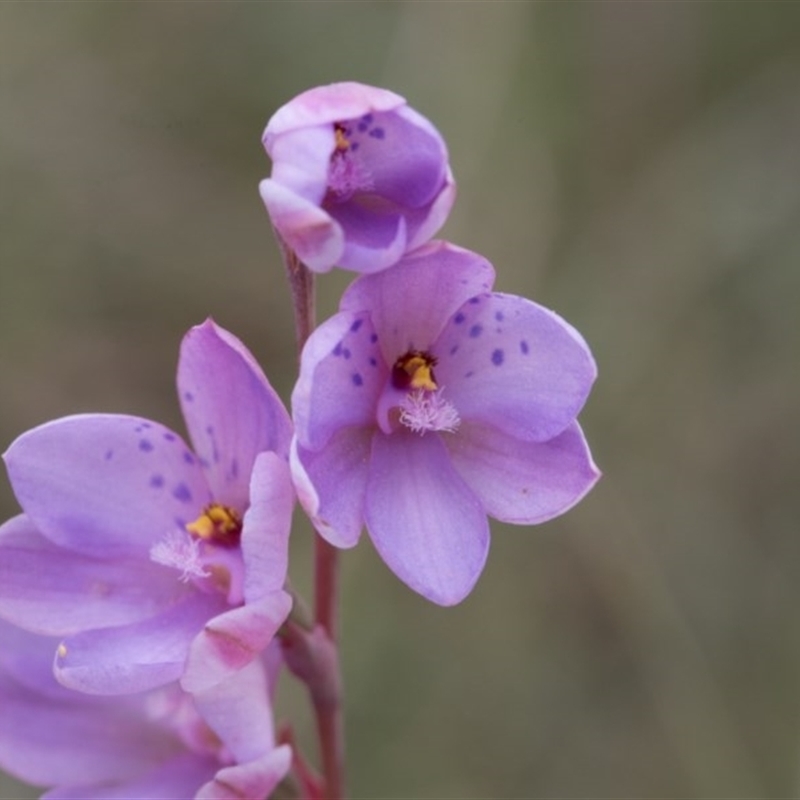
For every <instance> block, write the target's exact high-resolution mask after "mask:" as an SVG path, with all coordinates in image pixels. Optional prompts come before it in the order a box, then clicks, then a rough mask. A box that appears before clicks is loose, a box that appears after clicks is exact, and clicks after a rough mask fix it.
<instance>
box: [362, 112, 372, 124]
mask: <svg viewBox="0 0 800 800" xmlns="http://www.w3.org/2000/svg"><path fill="white" fill-rule="evenodd" d="M373 119H374V117H373V116H372V114H364V116H363V117H361V121H362V122H366V123H367V125H369V124H370V123H371V122H372V120H373Z"/></svg>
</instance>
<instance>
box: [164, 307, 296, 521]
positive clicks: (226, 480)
mask: <svg viewBox="0 0 800 800" xmlns="http://www.w3.org/2000/svg"><path fill="white" fill-rule="evenodd" d="M178 391H179V394H180V401H181V407H182V408H183V414H184V417H185V418H186V424H187V427H188V428H189V434H190V436H191V438H192V441H193V443H194V446H195V452H196V453H197V455H198V456H199V457H200V459H201V463H202V464H203V466H204V468H205V470H206V474H207V477H208V482H209V485H210V486H211V489H212V491H213V494H214V499H215V500H216V501H217V502H220V503H224V504H226V505H229V506H232V507H233V508H237V509H244V508H246V507H247V504H248V497H249V488H250V487H249V482H250V473H251V472H252V469H253V463H254V462H255V459H256V456H257V455H258V454H259V453H261V452H263V451H265V450H272V451H275V452H278V453H279V454H281V455H283V456H288V454H289V442H290V440H291V435H292V434H291V431H292V426H291V422H290V420H289V415H288V414H287V412H286V409H285V408H284V407H283V404H282V403H281V401H280V398H279V397H278V395H277V394H276V392H275V390H274V389H273V388H272V386H270V384H269V381H268V380H267V379H266V377H265V376H264V373H263V372H262V371H261V368H260V367H259V366H258V365H257V363H256V361H255V359H254V358H253V357H252V356H251V355H250V353H249V352H248V351H247V350H246V348H245V347H244V345H243V344H242V343H241V342H240V341H239V340H238V339H236V337H234V336H233V335H232V334H230V333H228V332H227V331H223V330H222V329H221V328H218V327H217V326H216V325H215V324H214V323H213V322H212V321H211V320H208V321H206V322H205V323H203V324H202V325H198V326H196V327H194V328H192V329H191V330H190V331H189V332H188V333H187V334H186V336H185V337H184V339H183V343H182V345H181V354H180V360H179V362H178Z"/></svg>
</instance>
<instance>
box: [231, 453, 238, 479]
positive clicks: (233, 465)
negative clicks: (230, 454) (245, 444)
mask: <svg viewBox="0 0 800 800" xmlns="http://www.w3.org/2000/svg"><path fill="white" fill-rule="evenodd" d="M238 477H239V462H238V461H237V460H236V459H235V458H234V459H233V461H231V478H238Z"/></svg>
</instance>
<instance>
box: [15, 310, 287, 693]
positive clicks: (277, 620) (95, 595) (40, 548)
mask: <svg viewBox="0 0 800 800" xmlns="http://www.w3.org/2000/svg"><path fill="white" fill-rule="evenodd" d="M177 381H178V390H179V394H180V400H181V405H182V408H183V412H184V417H185V419H186V424H187V427H188V430H189V434H190V436H191V439H192V441H193V443H194V450H193V451H192V450H190V449H189V448H188V447H187V446H186V444H185V443H184V442H183V440H182V439H181V437H180V436H179V435H178V434H176V433H174V432H173V431H171V430H169V429H168V428H166V427H164V426H163V425H160V424H158V423H156V422H151V421H149V420H145V419H141V418H138V417H131V416H123V415H112V414H106V415H104V414H84V415H79V416H72V417H65V418H63V419H59V420H55V421H54V422H50V423H48V424H45V425H42V426H41V427H38V428H35V429H34V430H31V431H29V432H27V433H25V434H23V435H22V436H21V437H19V438H18V439H17V440H16V441H15V442H14V443H13V444H12V445H11V447H10V448H9V450H8V452H7V453H6V454H5V460H6V464H7V467H8V473H9V477H10V479H11V484H12V487H13V489H14V492H15V494H16V496H17V499H18V500H19V502H20V505H21V506H22V508H23V511H24V512H25V513H24V514H22V515H20V516H18V517H16V518H14V519H12V520H10V521H9V522H7V523H6V524H5V525H3V526H2V527H0V617H2V618H5V619H7V620H9V621H10V622H13V623H14V624H17V625H20V626H21V627H23V628H26V629H28V630H30V631H33V632H35V633H40V634H45V635H53V636H61V637H65V638H64V640H63V641H62V643H61V644H60V645H59V648H58V651H57V658H56V664H55V670H56V674H57V676H58V678H59V680H60V681H61V682H62V683H64V684H65V685H66V686H70V687H72V688H77V689H81V690H83V691H87V692H92V693H98V694H114V693H123V692H136V691H141V690H144V689H149V688H152V687H155V686H159V685H162V684H165V683H168V682H170V681H174V680H176V679H179V678H182V681H183V685H184V687H185V688H187V689H189V690H200V689H202V688H204V687H208V686H210V685H213V684H214V683H215V682H217V681H218V680H220V679H221V678H222V677H224V676H225V675H226V674H228V673H229V672H231V671H235V670H236V669H239V668H241V667H242V666H244V665H245V664H247V663H248V662H249V661H251V660H252V659H253V658H255V657H256V656H257V655H258V653H259V652H261V651H262V650H263V649H264V647H266V645H267V644H268V643H269V641H270V639H271V638H272V636H273V635H274V634H275V632H276V631H277V629H278V627H279V626H280V625H281V624H282V623H283V621H284V619H285V618H286V616H287V614H288V612H289V609H290V606H291V599H290V597H289V595H288V594H287V593H286V592H284V591H283V585H284V582H285V580H286V572H287V560H288V536H289V529H290V525H291V515H292V509H293V505H294V492H293V489H292V485H291V479H290V476H289V466H288V452H289V443H290V439H291V421H290V419H289V416H288V414H287V412H286V410H285V409H284V407H283V405H282V403H281V401H280V399H279V398H278V396H277V395H276V394H275V392H274V390H273V389H272V387H271V386H270V384H269V383H268V381H267V379H266V378H265V377H264V374H263V372H262V371H261V370H260V368H259V367H258V365H257V364H256V362H255V360H254V359H253V357H252V355H250V353H249V352H248V351H247V350H246V349H245V347H244V345H243V344H242V343H241V342H240V341H239V340H238V339H236V338H235V337H234V336H232V335H231V334H230V333H228V332H227V331H225V330H223V329H221V328H219V327H217V326H216V325H215V324H214V323H213V322H211V321H210V320H209V321H208V322H206V323H204V324H203V325H200V326H197V327H195V328H193V329H192V330H190V331H189V333H188V334H187V335H186V336H185V338H184V340H183V344H182V346H181V354H180V362H179V365H178V377H177ZM187 657H188V660H187Z"/></svg>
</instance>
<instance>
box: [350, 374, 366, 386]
mask: <svg viewBox="0 0 800 800" xmlns="http://www.w3.org/2000/svg"><path fill="white" fill-rule="evenodd" d="M351 380H352V381H353V386H363V385H364V379H363V378H362V377H361V375H360V374H359V373H358V372H354V373H353V375H352V378H351Z"/></svg>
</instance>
